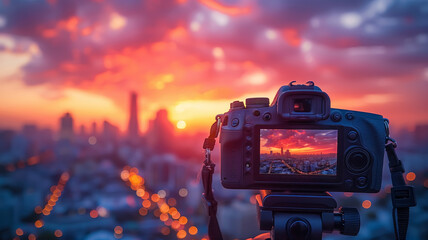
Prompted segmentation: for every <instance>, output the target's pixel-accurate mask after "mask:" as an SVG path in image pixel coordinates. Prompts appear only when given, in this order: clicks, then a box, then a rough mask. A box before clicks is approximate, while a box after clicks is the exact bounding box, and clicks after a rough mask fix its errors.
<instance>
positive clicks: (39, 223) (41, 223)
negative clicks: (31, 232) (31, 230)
mask: <svg viewBox="0 0 428 240" xmlns="http://www.w3.org/2000/svg"><path fill="white" fill-rule="evenodd" d="M43 225H44V223H43V221H42V220H37V221H36V222H35V223H34V226H36V228H41V227H43Z"/></svg>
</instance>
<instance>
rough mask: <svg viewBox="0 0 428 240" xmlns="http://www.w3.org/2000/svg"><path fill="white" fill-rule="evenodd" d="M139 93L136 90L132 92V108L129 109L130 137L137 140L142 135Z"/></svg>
mask: <svg viewBox="0 0 428 240" xmlns="http://www.w3.org/2000/svg"><path fill="white" fill-rule="evenodd" d="M137 100H138V95H137V93H136V92H131V99H130V109H129V111H130V112H129V124H128V137H129V139H130V140H131V141H133V142H135V141H137V140H138V138H139V136H140V128H139V127H138V105H137Z"/></svg>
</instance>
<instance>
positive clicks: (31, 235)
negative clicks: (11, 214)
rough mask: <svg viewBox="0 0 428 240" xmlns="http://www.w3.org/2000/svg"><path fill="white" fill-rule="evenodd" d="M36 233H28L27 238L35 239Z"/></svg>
mask: <svg viewBox="0 0 428 240" xmlns="http://www.w3.org/2000/svg"><path fill="white" fill-rule="evenodd" d="M36 239H37V238H36V235H34V234H33V233H31V234H30V235H28V240H36Z"/></svg>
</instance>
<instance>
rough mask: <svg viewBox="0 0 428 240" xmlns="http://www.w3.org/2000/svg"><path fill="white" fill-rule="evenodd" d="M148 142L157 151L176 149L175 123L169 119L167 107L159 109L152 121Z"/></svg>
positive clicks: (164, 151) (163, 151)
mask: <svg viewBox="0 0 428 240" xmlns="http://www.w3.org/2000/svg"><path fill="white" fill-rule="evenodd" d="M147 142H148V144H149V146H150V147H151V149H153V150H154V151H155V152H157V153H167V152H173V151H174V149H173V147H174V125H173V124H172V123H171V122H170V121H169V119H168V111H167V110H166V109H161V110H159V111H158V112H157V113H156V118H155V119H154V120H152V121H150V123H149V129H148V132H147Z"/></svg>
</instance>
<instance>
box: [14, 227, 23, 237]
mask: <svg viewBox="0 0 428 240" xmlns="http://www.w3.org/2000/svg"><path fill="white" fill-rule="evenodd" d="M15 233H16V235H18V236H22V235H24V231H23V230H22V229H20V228H17V229H16V231H15Z"/></svg>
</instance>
